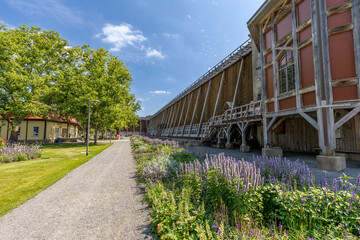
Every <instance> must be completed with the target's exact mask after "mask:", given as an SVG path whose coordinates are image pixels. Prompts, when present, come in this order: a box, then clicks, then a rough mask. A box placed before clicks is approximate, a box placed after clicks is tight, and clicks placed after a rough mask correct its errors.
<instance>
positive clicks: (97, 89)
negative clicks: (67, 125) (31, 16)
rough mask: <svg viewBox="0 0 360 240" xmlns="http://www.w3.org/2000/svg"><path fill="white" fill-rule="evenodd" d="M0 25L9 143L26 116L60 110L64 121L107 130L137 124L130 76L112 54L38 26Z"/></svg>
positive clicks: (0, 88) (2, 112)
mask: <svg viewBox="0 0 360 240" xmlns="http://www.w3.org/2000/svg"><path fill="white" fill-rule="evenodd" d="M0 28H1V29H2V30H1V31H0V59H1V61H0V116H1V117H2V118H3V119H5V120H7V121H8V122H9V123H10V126H11V128H10V129H11V137H10V140H11V141H17V134H16V131H17V130H18V127H19V125H20V123H21V122H22V120H23V119H24V118H25V117H27V116H29V115H33V116H34V115H42V116H46V115H47V114H48V113H51V112H52V113H59V114H60V115H61V116H62V117H63V120H65V121H69V120H70V119H71V118H77V119H78V120H79V121H80V123H81V124H82V125H83V124H84V123H85V122H86V121H87V112H88V111H87V110H88V102H89V100H95V99H96V100H99V101H100V102H99V103H92V123H93V126H95V128H96V129H99V130H108V129H112V130H114V129H119V128H122V127H128V126H129V125H132V124H136V123H137V120H138V117H137V116H136V111H138V110H139V109H140V105H139V103H138V102H137V101H136V99H135V96H134V94H131V93H130V91H131V88H130V86H131V83H132V79H131V74H130V71H129V69H128V68H127V67H126V66H125V65H124V63H123V62H122V61H121V60H119V59H118V58H117V57H115V56H112V55H110V54H109V53H108V51H106V50H104V49H102V48H100V49H97V50H93V49H90V48H89V47H88V46H82V47H80V46H74V47H69V46H68V43H67V41H66V40H65V39H63V38H61V37H60V35H59V34H58V33H57V32H55V31H47V30H42V29H41V28H38V27H27V26H25V25H22V26H19V28H17V29H8V28H6V27H5V26H4V25H1V26H0Z"/></svg>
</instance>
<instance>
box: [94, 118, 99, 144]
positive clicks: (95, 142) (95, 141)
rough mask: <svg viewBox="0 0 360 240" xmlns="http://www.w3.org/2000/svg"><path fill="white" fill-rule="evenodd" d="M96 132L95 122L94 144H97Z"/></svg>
mask: <svg viewBox="0 0 360 240" xmlns="http://www.w3.org/2000/svg"><path fill="white" fill-rule="evenodd" d="M97 134H98V128H97V123H95V136H94V145H97Z"/></svg>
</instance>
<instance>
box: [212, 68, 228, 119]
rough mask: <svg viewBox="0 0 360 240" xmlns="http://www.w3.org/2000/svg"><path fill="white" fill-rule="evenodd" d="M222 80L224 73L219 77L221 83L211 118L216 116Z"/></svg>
mask: <svg viewBox="0 0 360 240" xmlns="http://www.w3.org/2000/svg"><path fill="white" fill-rule="evenodd" d="M224 78H225V71H223V73H222V76H221V81H220V86H219V91H218V94H217V98H216V103H215V107H214V113H213V116H212V117H213V118H214V117H215V116H216V111H217V109H218V105H219V100H220V96H221V90H222V87H223V84H224Z"/></svg>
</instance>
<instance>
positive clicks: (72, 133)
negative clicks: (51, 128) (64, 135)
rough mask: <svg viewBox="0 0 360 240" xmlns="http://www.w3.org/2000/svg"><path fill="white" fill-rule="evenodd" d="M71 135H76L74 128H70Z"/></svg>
mask: <svg viewBox="0 0 360 240" xmlns="http://www.w3.org/2000/svg"><path fill="white" fill-rule="evenodd" d="M70 137H74V129H73V128H70Z"/></svg>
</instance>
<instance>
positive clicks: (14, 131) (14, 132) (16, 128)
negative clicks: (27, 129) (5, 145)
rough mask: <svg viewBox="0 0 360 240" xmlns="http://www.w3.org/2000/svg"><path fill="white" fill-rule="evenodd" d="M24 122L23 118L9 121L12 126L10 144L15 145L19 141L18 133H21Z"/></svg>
mask: <svg viewBox="0 0 360 240" xmlns="http://www.w3.org/2000/svg"><path fill="white" fill-rule="evenodd" d="M8 121H9V120H8ZM22 121H23V118H21V119H14V120H12V121H9V123H10V126H11V128H10V129H11V132H10V138H9V142H11V143H13V142H17V141H18V131H19V127H20V124H21V122H22Z"/></svg>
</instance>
